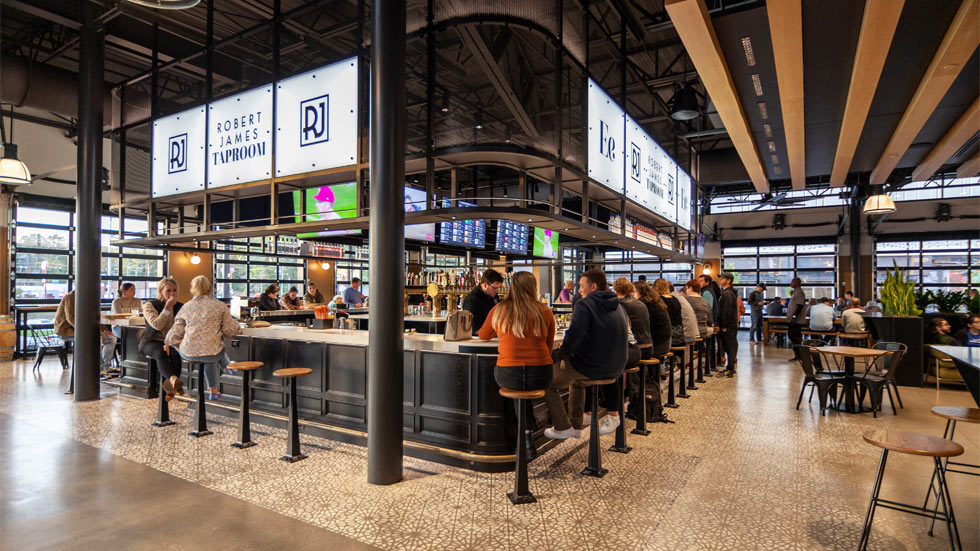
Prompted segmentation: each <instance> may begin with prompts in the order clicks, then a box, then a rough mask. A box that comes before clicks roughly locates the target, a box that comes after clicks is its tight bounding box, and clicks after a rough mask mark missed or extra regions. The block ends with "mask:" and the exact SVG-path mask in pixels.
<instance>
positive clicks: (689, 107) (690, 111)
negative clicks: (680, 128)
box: [670, 84, 698, 121]
mask: <svg viewBox="0 0 980 551" xmlns="http://www.w3.org/2000/svg"><path fill="white" fill-rule="evenodd" d="M697 116H698V93H697V91H696V90H695V89H694V87H693V86H691V85H690V84H685V85H684V87H683V88H678V89H677V91H675V92H674V98H673V99H672V100H671V107H670V118H672V119H674V120H675V121H689V120H691V119H693V118H695V117H697Z"/></svg>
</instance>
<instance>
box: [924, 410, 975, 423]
mask: <svg viewBox="0 0 980 551" xmlns="http://www.w3.org/2000/svg"><path fill="white" fill-rule="evenodd" d="M932 414H933V415H935V416H937V417H942V418H943V419H952V420H953V421H963V422H964V423H974V424H978V423H980V409H977V408H961V407H956V406H936V407H934V408H932Z"/></svg>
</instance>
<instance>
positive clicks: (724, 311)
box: [718, 272, 739, 377]
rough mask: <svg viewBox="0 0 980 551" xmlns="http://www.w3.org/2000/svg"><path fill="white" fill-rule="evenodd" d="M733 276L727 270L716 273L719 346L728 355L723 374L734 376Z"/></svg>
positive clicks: (735, 300) (735, 314) (735, 320)
mask: <svg viewBox="0 0 980 551" xmlns="http://www.w3.org/2000/svg"><path fill="white" fill-rule="evenodd" d="M733 279H734V276H733V275H732V274H730V273H728V272H722V273H721V274H719V275H718V281H719V282H721V299H719V300H718V328H719V330H720V331H721V334H720V335H721V346H722V347H723V348H724V349H725V356H727V357H728V369H727V370H726V371H725V375H727V376H728V377H734V376H735V368H736V367H737V366H738V321H739V315H738V295H736V294H735V289H734V288H733V287H732V280H733Z"/></svg>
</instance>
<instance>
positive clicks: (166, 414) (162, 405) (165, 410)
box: [146, 356, 176, 427]
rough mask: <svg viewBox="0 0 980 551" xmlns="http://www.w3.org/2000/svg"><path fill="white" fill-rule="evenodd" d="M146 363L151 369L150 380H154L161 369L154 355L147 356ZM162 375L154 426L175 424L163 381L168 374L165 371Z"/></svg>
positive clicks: (160, 374)
mask: <svg viewBox="0 0 980 551" xmlns="http://www.w3.org/2000/svg"><path fill="white" fill-rule="evenodd" d="M146 364H147V368H148V370H149V372H150V373H149V376H148V377H147V379H148V380H150V381H152V380H153V379H155V378H156V376H157V374H158V373H159V370H158V369H157V361H156V360H154V359H153V356H147V357H146ZM159 376H160V389H159V390H158V391H157V395H158V396H157V397H158V398H159V399H158V400H157V420H156V421H154V422H153V426H154V427H169V426H170V425H175V424H176V423H174V422H173V421H171V420H170V404H169V403H167V393H166V392H164V391H163V381H164V380H166V376H165V375H164V374H163V373H159Z"/></svg>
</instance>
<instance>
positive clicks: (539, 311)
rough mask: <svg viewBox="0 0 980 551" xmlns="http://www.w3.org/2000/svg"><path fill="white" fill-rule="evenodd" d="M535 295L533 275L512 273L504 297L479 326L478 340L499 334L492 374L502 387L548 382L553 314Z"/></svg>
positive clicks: (530, 386)
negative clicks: (506, 293) (507, 290)
mask: <svg viewBox="0 0 980 551" xmlns="http://www.w3.org/2000/svg"><path fill="white" fill-rule="evenodd" d="M537 296H538V282H537V280H536V279H534V275H532V274H531V273H530V272H518V273H516V274H514V277H513V279H512V280H511V285H510V293H509V294H508V295H507V298H506V299H504V300H503V301H502V302H500V303H498V304H497V305H495V306H494V307H493V308H491V309H490V312H489V314H488V315H487V319H486V321H485V322H484V323H483V325H482V326H480V329H479V337H480V339H481V340H485V341H486V340H490V339H492V338H494V337H500V345H499V346H498V347H497V366H496V367H495V368H494V369H493V378H494V379H495V380H496V381H497V384H498V385H500V386H501V388H510V389H513V390H543V389H546V388H548V385H550V384H551V376H552V361H551V350H552V348H554V345H555V316H554V314H552V313H551V308H548V306H547V305H546V304H542V303H540V302H538V301H537V300H536V299H535V297H537Z"/></svg>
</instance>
